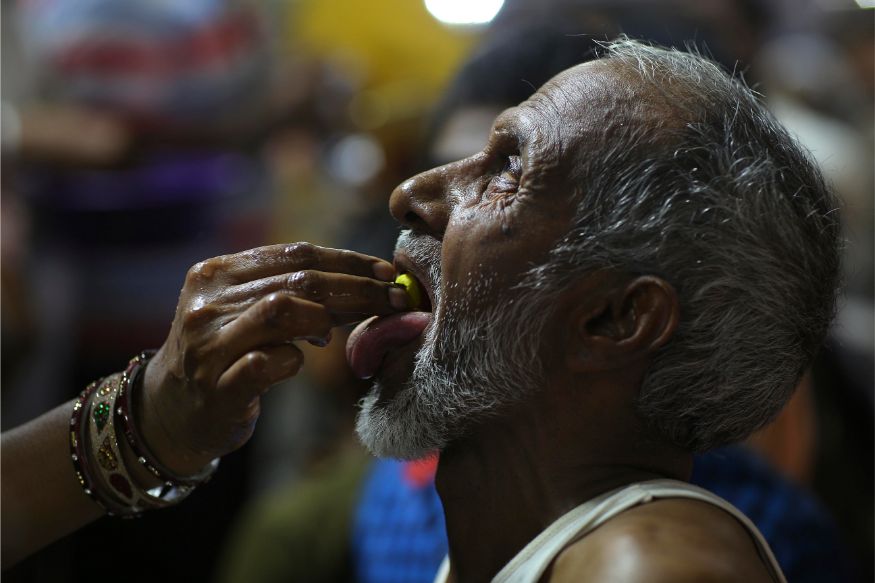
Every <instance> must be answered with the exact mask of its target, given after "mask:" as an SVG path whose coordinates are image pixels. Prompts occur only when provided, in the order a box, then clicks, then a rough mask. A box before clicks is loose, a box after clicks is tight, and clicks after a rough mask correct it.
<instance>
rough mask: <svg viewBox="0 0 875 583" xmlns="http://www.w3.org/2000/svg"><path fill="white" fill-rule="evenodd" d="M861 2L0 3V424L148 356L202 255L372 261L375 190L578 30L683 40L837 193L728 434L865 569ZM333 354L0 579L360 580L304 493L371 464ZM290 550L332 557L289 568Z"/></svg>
mask: <svg viewBox="0 0 875 583" xmlns="http://www.w3.org/2000/svg"><path fill="white" fill-rule="evenodd" d="M873 4H875V3H873V2H872V0H857V1H856V2H855V1H853V0H647V1H645V0H637V1H636V0H504V1H502V0H479V1H478V0H467V1H464V0H425V1H423V0H370V1H368V2H357V1H354V0H286V1H281V0H270V1H268V0H264V1H262V2H257V1H251V2H247V1H245V0H180V1H176V2H170V1H163V2H156V1H154V0H22V1H18V2H16V1H13V0H2V4H0V7H2V147H3V156H2V206H0V211H2V225H0V232H2V256H0V260H2V262H0V266H2V273H0V275H2V279H0V283H2V304H0V306H2V368H0V371H2V378H0V382H2V427H3V429H8V428H11V427H14V426H16V425H18V424H20V423H22V422H24V421H26V420H28V419H31V418H33V417H35V416H37V415H39V414H40V413H42V412H44V411H45V410H47V409H49V408H51V407H53V406H55V405H56V404H58V403H60V402H63V401H64V400H67V399H70V398H72V397H73V396H75V394H76V393H78V391H79V390H81V388H82V387H83V386H85V385H86V384H87V383H88V382H89V381H91V380H93V379H95V378H97V377H100V376H103V375H105V374H107V373H109V372H111V371H116V370H120V369H122V368H123V367H124V365H125V364H126V362H127V360H128V358H130V357H131V356H132V355H134V354H135V353H137V352H138V351H140V350H141V349H143V348H150V347H158V346H159V345H160V344H161V343H162V342H163V340H164V337H165V335H166V334H167V331H168V330H169V325H170V322H171V320H172V317H173V312H174V308H175V305H176V300H177V295H178V292H179V289H180V287H181V285H182V281H183V277H184V274H185V272H186V270H187V268H188V267H189V266H190V265H192V264H193V263H195V262H197V261H198V260H201V259H204V258H207V257H211V256H215V255H219V254H225V253H232V252H237V251H240V250H243V249H247V248H250V247H254V246H259V245H265V244H270V243H278V242H288V241H297V240H307V241H311V242H314V243H317V244H320V245H326V246H334V247H345V248H351V249H356V250H359V251H363V252H366V253H371V254H375V255H379V256H382V257H389V256H390V254H391V250H392V247H393V242H394V238H395V236H396V234H397V228H396V227H395V226H394V225H393V223H392V221H391V220H390V217H389V216H388V212H387V207H386V205H387V201H388V196H389V193H390V192H391V190H392V188H393V187H394V186H395V185H396V184H398V183H399V182H401V181H402V180H403V179H404V178H406V177H408V176H410V175H412V174H414V173H416V172H419V171H422V170H424V169H426V168H427V167H430V165H434V164H437V163H444V162H447V161H450V160H453V159H457V158H460V157H464V156H467V155H469V154H471V153H473V152H474V151H476V150H478V149H479V148H480V147H481V146H482V145H483V143H484V142H485V136H486V131H487V130H488V129H489V125H490V124H491V121H492V118H493V117H494V115H495V114H496V113H497V111H500V110H501V109H503V108H504V107H507V106H508V105H511V104H513V103H516V102H518V101H521V100H523V99H525V98H526V96H527V95H528V94H529V93H531V92H532V90H533V88H535V87H537V86H538V85H540V84H541V83H543V82H544V81H545V80H546V79H548V78H549V77H551V76H552V75H553V74H554V73H555V72H558V70H561V69H562V68H565V67H567V66H569V65H570V64H573V63H575V62H579V61H582V60H585V59H587V58H589V57H590V51H591V48H592V41H593V40H605V39H609V38H612V37H614V36H616V35H617V34H619V33H627V34H629V35H630V36H632V37H636V38H645V39H650V40H653V41H656V42H659V43H661V44H664V45H672V46H677V47H679V48H683V47H684V46H685V43H686V42H687V41H695V42H696V43H697V44H698V45H699V46H700V47H702V48H703V49H704V50H705V51H706V53H707V54H710V55H711V56H712V57H713V58H714V59H715V60H717V61H718V62H720V63H721V64H722V65H723V66H725V67H726V68H727V70H730V71H732V70H734V71H738V72H742V73H743V74H744V76H745V78H746V79H747V80H748V82H749V83H751V84H752V85H754V86H755V87H756V88H757V89H758V90H759V91H760V92H762V93H763V94H764V97H765V99H766V101H767V103H768V104H769V106H770V108H771V109H772V111H773V112H774V113H775V115H776V116H777V117H778V118H779V119H780V120H781V121H782V122H783V123H784V124H786V125H787V127H788V128H790V130H791V131H792V132H793V133H795V134H796V136H797V137H798V138H799V140H800V141H801V142H802V143H803V144H804V145H805V146H806V147H807V148H808V149H809V150H810V151H811V152H812V154H813V155H814V157H815V158H816V159H817V160H818V162H819V163H820V164H821V166H822V168H823V170H824V173H825V174H826V176H827V178H828V179H829V180H830V181H831V182H832V184H833V185H834V187H835V189H836V191H837V192H838V194H839V196H840V197H841V199H842V201H843V204H844V207H845V208H844V220H845V227H846V236H847V240H848V244H847V248H846V270H845V288H844V294H843V297H842V301H841V308H840V311H839V315H838V318H837V321H836V323H835V326H834V327H833V329H832V331H831V333H830V337H829V340H828V343H827V346H826V347H825V348H824V350H823V351H822V354H821V356H820V357H819V358H818V361H817V362H816V363H815V365H814V366H813V367H812V370H811V371H810V373H809V374H808V375H806V377H805V378H804V379H803V382H802V384H801V386H800V390H799V391H798V393H797V396H796V397H795V398H794V399H793V401H792V402H791V404H790V406H788V408H787V410H786V411H785V412H784V413H783V414H782V415H781V417H779V419H778V420H777V421H776V422H775V423H774V424H773V425H771V426H770V427H768V428H766V429H765V430H763V431H762V432H760V433H758V434H757V435H755V436H754V437H753V438H752V439H751V441H750V443H749V444H747V447H749V448H751V449H752V450H753V451H755V452H757V455H758V456H761V457H762V458H763V459H764V460H766V463H768V464H770V465H771V466H772V467H773V468H774V469H775V471H776V472H779V473H780V474H782V475H783V476H784V477H785V478H787V479H788V480H790V481H791V482H793V483H794V484H796V485H797V486H799V487H800V488H801V489H803V490H804V491H805V492H807V493H810V494H811V495H812V496H813V497H814V498H815V499H816V500H818V503H819V504H822V506H823V508H824V509H825V511H826V512H827V513H828V514H829V516H830V517H831V520H833V521H834V523H835V525H836V527H837V531H836V532H838V533H839V534H838V535H837V536H838V537H839V538H840V545H841V546H842V548H843V549H845V550H846V552H847V556H848V562H849V564H851V565H853V567H852V568H853V571H854V572H855V573H856V574H857V576H858V577H859V580H861V581H862V580H870V581H871V580H872V576H873V573H872V571H873V544H875V543H873V440H875V437H873V411H875V393H873V351H875V341H873V329H875V314H873V226H875V218H873V213H875V207H873V156H875V152H873V99H875V82H873V69H875V41H873V26H875V10H873ZM557 67H558V68H557ZM460 71H461V72H460ZM344 342H345V337H344V335H343V334H338V335H335V338H334V340H333V342H332V343H331V345H330V346H329V347H328V348H326V349H324V350H320V349H315V348H310V347H306V350H307V356H308V358H309V359H308V363H307V365H306V367H305V369H304V372H303V373H302V374H301V375H300V376H299V377H297V378H296V379H294V380H292V381H290V382H288V383H285V384H284V385H283V386H281V387H277V388H276V389H275V390H273V391H272V392H271V393H269V395H268V396H267V397H266V398H265V405H264V407H263V411H264V413H263V415H262V419H261V420H260V422H259V428H258V429H257V431H256V434H255V437H254V439H253V440H252V442H251V443H249V444H248V445H247V446H245V447H244V448H243V449H241V450H240V451H238V452H236V453H235V454H233V455H231V456H228V458H226V459H225V460H224V461H223V462H222V467H221V469H220V470H219V473H218V475H217V476H216V478H215V479H214V480H213V481H212V482H211V483H209V484H208V485H207V486H205V487H204V488H203V491H202V492H199V493H198V494H197V495H196V496H194V497H193V498H192V499H190V500H189V501H187V502H186V503H185V504H183V505H181V506H180V507H178V508H173V509H169V510H164V511H161V512H157V513H153V514H151V515H147V516H145V517H143V518H142V519H139V520H137V521H122V520H114V519H104V520H101V521H99V522H97V523H95V524H93V525H92V526H90V527H88V528H86V529H84V530H82V531H80V532H79V533H77V534H76V535H74V536H72V537H69V538H68V539H65V540H63V541H60V542H59V543H56V544H55V545H53V546H51V547H49V548H48V549H46V550H44V551H43V552H41V553H39V554H38V555H36V556H34V557H32V558H30V559H28V560H27V561H25V562H24V563H22V564H20V565H19V566H18V567H16V568H15V569H13V570H12V571H9V572H7V573H4V578H8V579H7V580H9V581H58V582H66V581H86V580H87V581H89V582H90V583H95V582H97V581H103V580H107V581H109V580H117V579H119V577H121V579H122V580H125V581H155V580H162V581H182V580H188V581H214V580H216V581H220V580H224V581H234V580H237V581H259V580H263V581H293V580H313V581H316V580H353V579H354V576H352V575H350V571H349V568H350V567H349V565H347V563H348V561H350V560H353V559H350V558H349V557H348V556H347V555H346V554H344V553H348V551H347V550H346V549H345V548H343V547H342V545H340V543H337V542H331V541H328V542H325V543H324V544H322V542H321V541H322V538H324V537H325V536H327V535H325V531H326V530H330V529H331V528H334V529H335V530H336V531H337V534H334V535H333V536H334V539H332V540H334V541H345V540H346V534H345V533H346V531H347V530H349V518H348V517H347V518H343V517H341V518H340V519H338V521H337V522H336V523H334V522H331V521H328V520H327V519H326V517H325V515H322V514H319V513H318V512H317V513H316V514H315V515H313V516H310V514H313V513H314V512H315V511H314V510H313V508H318V506H312V505H311V506H308V505H307V504H306V503H305V502H302V501H307V500H310V499H309V498H307V494H306V492H307V489H306V485H307V484H310V483H313V482H312V480H313V477H314V476H320V475H322V474H321V473H320V472H323V473H324V472H329V473H330V472H333V471H335V470H330V471H329V470H326V469H325V468H341V469H342V471H341V470H337V471H339V472H340V474H338V475H341V474H342V475H343V476H347V477H348V478H344V479H346V480H347V481H346V482H344V481H343V480H340V482H337V481H335V482H332V484H334V483H342V484H345V485H344V486H343V487H341V486H337V487H338V488H341V490H342V492H340V491H339V493H338V494H337V496H336V498H335V499H336V500H338V501H343V503H342V504H341V503H340V502H338V504H339V505H340V506H343V505H344V504H346V505H351V504H354V500H355V499H356V494H355V492H356V488H357V487H358V486H357V484H359V483H360V481H361V480H362V479H363V478H362V476H363V475H364V471H365V470H364V469H363V468H365V466H366V465H367V463H368V462H367V461H366V458H365V456H364V454H363V453H362V452H361V451H360V450H359V449H358V446H357V445H356V444H355V443H354V440H353V437H352V431H351V428H352V420H353V418H354V415H355V406H354V405H355V403H356V400H357V399H358V398H359V397H360V396H361V395H362V391H363V390H364V387H363V386H362V385H361V384H359V383H357V382H356V381H355V380H353V378H352V376H351V375H350V374H349V372H348V370H347V368H346V365H345V360H344V359H343V345H344ZM338 460H341V461H338ZM363 460H365V461H363ZM344 472H346V473H344ZM331 475H334V474H331ZM320 488H322V490H319V489H318V488H316V489H315V490H314V489H313V488H311V490H312V492H318V491H328V490H325V488H327V486H324V487H322V486H320ZM302 492H303V493H302ZM312 492H311V493H312ZM314 495H315V494H314ZM289 500H291V501H292V502H283V501H289ZM284 504H285V506H284ZM314 504H315V503H314ZM344 508H345V506H344ZM284 512H288V513H292V514H295V515H296V517H297V516H298V515H307V516H306V517H305V518H295V519H294V520H291V519H290V522H289V523H284V522H282V521H279V522H278V523H277V524H274V523H271V527H270V528H272V529H285V530H284V531H283V532H285V533H287V538H285V539H282V540H284V541H285V542H284V543H283V544H285V545H286V547H284V548H283V550H280V551H276V552H274V555H276V554H278V553H279V554H284V556H287V557H288V559H287V560H286V561H285V563H284V562H283V561H276V564H274V563H273V562H271V561H264V560H261V559H259V560H258V561H256V555H252V554H251V553H249V554H247V553H246V552H244V551H242V550H241V549H245V547H246V543H245V541H246V540H247V536H248V535H249V533H251V532H252V530H251V529H253V528H256V529H257V528H258V526H257V525H258V524H261V523H262V522H263V520H264V519H263V517H265V516H279V515H282V514H283V513H284ZM350 512H351V511H350V510H349V509H347V510H346V514H347V515H348V514H350ZM308 513H309V514H308ZM259 517H261V518H259ZM308 520H309V522H308ZM260 521H261V522H260ZM253 525H256V526H253ZM307 525H309V526H307ZM314 532H318V533H319V535H318V536H317V535H315V534H314ZM284 536H286V535H284ZM295 537H297V538H295ZM314 537H315V538H314ZM320 537H322V538H320ZM314 540H316V541H317V542H319V545H321V546H318V545H317V546H318V548H316V547H314V546H313V545H315V544H316V543H314V542H313V541H314ZM295 541H298V543H296V542H295ZM301 541H303V542H301ZM308 545H309V546H308ZM332 545H334V546H332ZM292 547H294V548H292ZM313 548H315V550H313V551H312V553H313V554H310V555H306V554H305V551H302V550H301V549H308V551H307V552H310V551H309V549H313ZM286 549H287V551H286ZM319 553H321V554H319ZM317 555H318V556H317ZM294 557H302V558H300V559H298V560H300V561H306V562H311V563H313V564H321V563H320V561H323V562H325V563H326V564H335V563H336V564H337V565H346V566H345V567H344V568H345V569H347V570H346V571H342V573H345V574H341V575H338V574H337V573H334V574H333V575H332V576H331V577H329V576H327V575H326V576H324V577H322V576H321V575H319V576H317V575H316V574H311V575H307V576H301V575H294V572H293V571H290V570H288V565H287V564H286V563H288V562H291V561H292V560H293V559H294ZM317 559H318V560H317ZM255 562H257V563H258V565H259V566H258V567H257V568H256V567H255V566H254V563H255ZM132 566H136V567H135V568H132ZM352 570H353V571H354V570H355V569H354V568H352ZM255 571H258V576H255V574H254V573H255ZM338 572H341V571H338ZM247 574H248V575H247ZM332 577H333V578H332Z"/></svg>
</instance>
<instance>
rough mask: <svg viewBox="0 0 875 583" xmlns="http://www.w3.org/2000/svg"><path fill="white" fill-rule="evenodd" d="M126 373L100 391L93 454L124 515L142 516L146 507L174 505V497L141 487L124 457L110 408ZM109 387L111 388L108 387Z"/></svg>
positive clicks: (95, 409)
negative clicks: (153, 492)
mask: <svg viewBox="0 0 875 583" xmlns="http://www.w3.org/2000/svg"><path fill="white" fill-rule="evenodd" d="M124 381H125V378H124V375H122V377H121V378H119V379H118V381H117V382H115V383H113V382H110V383H109V384H108V385H107V386H106V387H104V388H103V389H101V390H100V391H98V392H97V394H96V397H100V398H94V401H93V402H92V407H91V415H90V418H91V423H90V438H91V450H92V457H93V458H94V459H97V470H98V472H99V475H100V476H101V478H103V481H104V483H105V484H108V485H109V487H110V489H111V493H112V494H113V495H114V496H116V497H117V498H118V499H119V500H120V502H121V503H122V506H123V508H124V512H123V515H124V516H138V515H139V514H140V513H142V512H143V511H145V510H152V509H155V508H164V507H166V506H171V505H172V504H173V501H168V500H164V499H162V498H161V497H159V496H152V495H151V494H150V493H149V491H148V490H144V489H143V488H141V487H140V486H139V485H138V484H137V482H136V480H134V479H133V477H132V476H131V475H130V473H129V472H128V469H127V467H126V466H125V462H124V457H123V455H122V452H121V450H120V449H119V444H118V437H117V435H116V428H115V424H114V423H113V416H112V415H111V414H110V412H111V411H112V410H113V409H114V408H115V402H116V399H117V398H118V394H119V389H120V387H121V386H122V383H124ZM105 389H108V391H105Z"/></svg>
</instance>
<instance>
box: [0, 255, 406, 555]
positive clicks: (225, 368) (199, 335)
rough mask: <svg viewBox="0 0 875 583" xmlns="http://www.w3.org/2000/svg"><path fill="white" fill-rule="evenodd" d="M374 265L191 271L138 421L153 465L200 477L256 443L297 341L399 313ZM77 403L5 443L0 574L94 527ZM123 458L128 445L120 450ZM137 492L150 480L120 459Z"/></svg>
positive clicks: (264, 259) (211, 264)
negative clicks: (78, 439) (77, 466)
mask: <svg viewBox="0 0 875 583" xmlns="http://www.w3.org/2000/svg"><path fill="white" fill-rule="evenodd" d="M394 276H395V269H394V267H393V266H392V265H391V264H390V263H388V262H386V261H384V260H381V259H377V258H375V257H369V256H365V255H361V254H358V253H353V252H351V251H343V250H336V249H327V248H322V247H316V246H314V245H310V244H306V243H303V244H293V245H275V246H270V247H262V248H259V249H253V250H251V251H246V252H243V253H239V254H235V255H226V256H222V257H217V258H214V259H209V260H207V261H204V262H201V263H199V264H197V265H195V266H194V267H193V268H192V269H191V270H189V273H188V276H187V277H186V279H185V285H184V286H183V288H182V292H181V294H180V299H179V305H178V307H177V310H176V316H175V318H174V320H173V325H172V327H171V331H170V334H169V336H168V338H167V341H166V342H165V343H164V345H163V346H162V347H161V349H160V350H159V351H158V353H157V354H156V355H155V357H154V359H153V360H152V361H151V362H150V363H149V365H148V366H147V368H146V373H145V375H144V380H143V385H142V387H141V388H140V390H139V391H138V392H137V394H138V396H139V399H138V401H137V402H135V407H134V409H135V412H136V415H137V419H138V423H139V427H140V429H141V431H142V434H143V438H144V440H145V441H146V443H147V444H148V445H149V448H150V449H151V450H152V452H153V453H154V454H155V456H156V457H157V458H158V460H159V461H161V462H162V463H163V464H164V465H166V466H167V467H168V468H169V469H170V470H172V471H174V472H176V473H177V474H179V475H193V474H196V473H198V472H200V471H201V470H202V469H203V468H204V467H205V466H206V465H207V464H208V463H209V462H210V461H211V460H212V459H214V458H217V457H221V456H223V455H225V454H227V453H229V452H231V451H234V450H235V449H237V448H239V447H240V446H242V445H243V444H244V443H246V441H247V440H248V439H249V438H250V436H251V435H252V431H253V429H254V427H255V422H256V420H257V419H258V415H259V412H260V397H261V395H262V394H264V392H265V391H267V390H268V388H269V387H271V386H272V385H274V384H275V383H277V382H279V381H281V380H283V379H286V378H288V377H291V376H293V375H295V374H296V373H297V372H298V370H299V369H300V367H301V365H302V362H303V356H302V353H301V351H300V349H299V348H298V347H297V346H295V342H298V341H310V342H312V343H314V344H317V345H324V344H326V343H327V341H328V338H329V334H330V331H331V328H332V327H334V326H337V325H340V324H347V323H350V322H355V321H358V320H361V319H363V318H364V317H366V316H370V315H372V314H390V313H393V312H396V311H398V310H402V309H404V308H405V307H406V302H407V299H406V295H405V294H404V292H403V291H402V290H399V289H397V288H395V287H393V285H392V284H391V283H390V282H391V281H392V280H393V278H394ZM71 410H72V401H71V402H68V403H65V404H63V405H61V406H59V407H57V408H56V409H54V410H52V411H49V412H48V413H46V414H45V415H43V416H41V417H39V418H37V419H35V420H33V421H31V422H29V423H27V424H25V425H22V426H21V427H18V428H15V429H12V430H10V431H6V432H4V433H3V436H2V450H3V456H2V476H3V483H2V487H3V488H2V493H3V514H2V540H3V548H2V555H3V567H4V568H5V567H8V566H10V565H12V564H14V563H16V562H17V561H19V560H20V559H22V558H23V557H25V556H27V555H28V554H30V553H32V552H34V551H36V550H38V549H39V548H41V547H43V546H45V545H47V544H49V543H50V542H52V541H54V540H56V539H58V538H60V537H62V536H64V535H66V534H68V533H70V532H72V531H74V530H76V529H77V528H80V527H82V526H84V525H85V524H87V523H88V522H91V521H92V520H95V519H96V518H98V517H99V516H100V515H101V510H100V508H99V507H98V506H97V505H96V504H95V503H94V502H93V501H92V500H91V499H90V498H88V497H87V496H86V495H85V493H84V492H83V491H82V488H81V487H80V486H79V484H78V483H77V481H76V479H75V478H74V475H73V466H72V464H71V462H70V459H69V447H68V439H69V438H68V431H69V421H70V413H71ZM122 447H123V448H126V447H127V445H126V444H122ZM123 454H124V455H125V457H126V459H127V462H128V463H127V467H128V468H131V469H132V472H134V477H135V479H137V480H138V481H139V482H140V483H141V484H144V485H155V482H154V479H153V478H151V476H150V475H149V474H147V473H145V470H143V469H142V468H141V467H139V466H138V464H137V463H136V462H135V461H134V458H133V453H132V452H131V451H129V450H127V449H125V450H124V451H123Z"/></svg>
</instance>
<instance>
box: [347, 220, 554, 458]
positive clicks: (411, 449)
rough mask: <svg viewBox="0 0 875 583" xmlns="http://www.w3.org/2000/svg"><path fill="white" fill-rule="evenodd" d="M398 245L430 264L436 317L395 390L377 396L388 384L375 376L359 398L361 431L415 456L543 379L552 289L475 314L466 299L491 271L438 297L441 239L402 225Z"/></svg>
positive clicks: (381, 450) (386, 449) (377, 445)
mask: <svg viewBox="0 0 875 583" xmlns="http://www.w3.org/2000/svg"><path fill="white" fill-rule="evenodd" d="M398 247H399V248H404V249H405V250H406V251H407V253H408V254H410V256H411V257H412V258H413V259H414V261H416V263H417V264H419V265H428V266H430V270H431V273H430V274H429V277H430V279H431V282H430V283H431V287H432V289H433V290H435V294H436V297H435V306H434V318H435V321H434V323H433V325H432V326H430V327H429V328H428V330H427V332H426V337H425V340H424V343H423V345H422V347H421V348H420V349H419V351H418V352H417V353H416V357H415V363H414V369H413V373H412V374H411V377H410V379H409V380H408V381H407V383H405V385H404V386H403V387H402V388H401V389H400V390H399V391H398V393H397V394H396V395H395V396H394V397H393V398H392V399H391V400H389V401H388V402H385V403H381V402H379V395H380V393H381V391H382V390H383V389H382V387H381V385H380V383H379V381H376V382H375V383H374V386H373V387H372V388H371V390H370V391H369V393H368V395H367V396H366V397H365V398H364V399H362V401H361V411H360V412H359V415H358V418H357V420H356V432H357V433H358V436H359V439H360V440H361V441H362V443H363V444H364V445H365V446H366V447H367V448H368V449H369V450H370V451H371V452H372V453H373V454H374V455H376V456H379V457H393V458H399V459H418V458H421V457H424V456H425V455H427V454H429V453H432V452H434V451H441V450H443V449H444V448H445V447H446V446H447V445H449V444H450V443H452V442H454V441H456V440H458V439H460V438H461V437H463V436H464V435H465V432H466V431H467V429H468V428H470V427H472V426H473V425H476V424H478V423H480V422H482V421H483V420H484V419H487V418H489V417H490V416H494V415H496V414H498V413H500V412H501V411H502V410H504V409H506V408H507V407H508V406H509V405H512V404H514V403H518V402H519V401H521V400H523V399H524V398H526V397H528V396H530V395H532V394H533V393H535V392H536V391H537V390H538V388H539V387H540V386H542V385H543V379H544V371H543V367H542V364H541V361H540V349H541V346H542V344H543V337H542V334H543V331H544V327H545V324H546V322H547V321H548V320H549V318H550V316H551V313H552V311H551V306H552V305H554V302H553V297H552V295H551V294H549V293H547V292H543V291H535V290H531V289H525V290H524V291H521V292H519V293H516V294H513V291H514V290H506V291H505V293H503V294H501V297H502V299H500V300H499V301H497V302H496V303H495V304H494V305H493V306H490V307H489V308H487V309H485V310H484V309H480V310H479V313H477V310H474V309H473V307H472V305H471V303H470V302H469V301H468V298H469V297H480V296H482V295H486V294H487V292H489V291H490V290H491V288H492V287H494V278H493V277H490V276H489V275H483V274H479V276H478V279H477V280H476V282H474V281H469V282H468V285H467V287H466V289H467V292H468V295H467V296H466V297H465V298H463V299H462V300H458V301H455V302H453V304H447V303H446V302H444V301H442V300H441V297H440V272H439V270H440V243H439V242H437V241H435V240H434V239H431V238H426V237H416V238H415V237H413V236H411V234H410V231H404V232H402V234H401V236H400V237H399V238H398ZM505 296H507V299H505Z"/></svg>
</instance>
